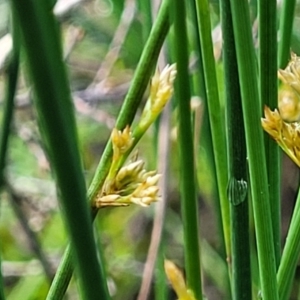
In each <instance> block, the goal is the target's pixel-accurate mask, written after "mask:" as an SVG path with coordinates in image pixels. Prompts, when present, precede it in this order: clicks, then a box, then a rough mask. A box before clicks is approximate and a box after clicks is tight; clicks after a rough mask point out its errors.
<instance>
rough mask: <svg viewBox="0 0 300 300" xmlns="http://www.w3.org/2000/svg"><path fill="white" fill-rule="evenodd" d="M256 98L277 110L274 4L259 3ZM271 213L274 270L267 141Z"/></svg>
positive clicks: (274, 162) (275, 174)
mask: <svg viewBox="0 0 300 300" xmlns="http://www.w3.org/2000/svg"><path fill="white" fill-rule="evenodd" d="M258 14H259V46H260V47H259V96H260V102H261V103H264V104H266V105H268V106H269V107H270V108H271V109H274V108H276V107H277V101H278V100H277V98H278V95H277V28H276V0H260V1H259V9H258ZM265 146H266V159H267V173H268V183H269V184H268V186H269V197H270V198H269V199H270V209H271V215H272V228H273V239H274V250H275V261H276V268H278V266H279V262H280V253H281V246H280V238H281V237H280V232H281V230H280V229H281V226H280V209H281V206H280V152H279V147H278V146H277V144H276V143H275V142H274V141H273V140H272V139H270V138H267V139H266V141H265Z"/></svg>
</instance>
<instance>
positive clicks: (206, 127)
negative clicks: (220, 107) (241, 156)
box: [188, 0, 230, 261]
mask: <svg viewBox="0 0 300 300" xmlns="http://www.w3.org/2000/svg"><path fill="white" fill-rule="evenodd" d="M189 4H190V5H189V6H188V8H190V15H191V20H192V22H193V24H194V27H195V39H193V40H192V41H191V43H193V44H192V47H193V48H194V51H195V53H196V56H197V57H198V63H197V66H198V67H197V72H196V73H195V75H194V76H193V77H194V78H193V86H192V88H193V89H192V90H193V93H194V94H195V95H198V96H200V97H201V100H202V101H203V104H204V108H203V109H204V112H203V120H202V125H201V144H202V145H203V148H205V149H206V153H207V157H208V160H209V164H210V166H211V169H212V170H213V181H214V182H217V174H216V163H215V158H214V153H213V145H212V136H211V128H210V123H209V114H208V110H207V96H206V86H205V80H204V68H203V58H202V50H201V41H200V32H199V27H198V17H197V6H196V1H195V0H190V1H189ZM213 191H214V194H213V198H214V209H215V215H216V222H217V231H218V236H219V240H220V247H219V252H220V253H221V256H222V257H223V259H224V261H226V256H227V254H226V246H225V237H224V235H225V234H226V230H223V224H222V213H221V206H220V201H219V198H220V196H219V193H218V184H217V183H214V187H213ZM227 227H228V226H227ZM228 244H229V243H228ZM227 250H228V249H227ZM228 252H230V251H228Z"/></svg>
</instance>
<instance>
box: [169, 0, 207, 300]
mask: <svg viewBox="0 0 300 300" xmlns="http://www.w3.org/2000/svg"><path fill="white" fill-rule="evenodd" d="M173 13H174V32H175V35H174V59H175V61H176V63H177V71H178V73H177V74H178V75H177V79H176V85H175V95H176V99H177V101H178V123H179V127H178V139H179V155H180V156H179V157H180V171H181V178H180V180H181V187H180V191H181V199H182V202H181V203H182V208H181V210H182V219H183V231H184V249H185V267H186V277H187V285H188V288H189V289H191V290H192V291H193V292H194V295H195V297H196V299H198V300H201V299H202V287H201V271H200V250H199V230H198V228H199V226H198V225H199V224H198V205H197V199H196V184H195V164H194V146H193V137H192V125H191V108H190V98H191V95H190V82H189V73H188V46H187V45H188V41H187V31H186V10H185V3H184V1H181V0H175V1H173Z"/></svg>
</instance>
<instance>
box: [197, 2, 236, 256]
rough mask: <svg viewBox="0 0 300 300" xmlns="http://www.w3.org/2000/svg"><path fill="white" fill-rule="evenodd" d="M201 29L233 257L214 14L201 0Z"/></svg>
mask: <svg viewBox="0 0 300 300" xmlns="http://www.w3.org/2000/svg"><path fill="white" fill-rule="evenodd" d="M196 5H197V14H198V28H199V32H200V39H201V49H202V63H203V68H204V79H205V85H206V93H207V105H208V113H209V121H210V128H211V134H212V143H213V152H214V159H215V164H216V173H217V182H218V190H219V198H220V205H221V213H222V224H223V231H224V239H225V247H226V255H227V257H230V255H231V254H230V253H231V250H230V219H229V203H228V201H227V195H226V186H227V179H228V177H227V156H226V146H225V145H226V144H225V131H224V119H223V117H222V114H221V107H220V102H219V92H218V83H217V77H216V70H215V60H214V56H213V46H212V40H211V24H210V13H209V6H208V2H207V0H197V2H196Z"/></svg>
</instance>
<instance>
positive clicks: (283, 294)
mask: <svg viewBox="0 0 300 300" xmlns="http://www.w3.org/2000/svg"><path fill="white" fill-rule="evenodd" d="M299 254H300V189H299V191H298V196H297V200H296V205H295V208H294V213H293V217H292V220H291V223H290V228H289V231H288V234H287V238H286V242H285V245H284V248H283V253H282V257H281V261H280V265H279V269H278V272H277V284H278V293H279V299H280V300H287V299H289V297H290V292H291V288H292V284H293V279H294V276H295V271H296V267H297V264H298V260H299Z"/></svg>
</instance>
